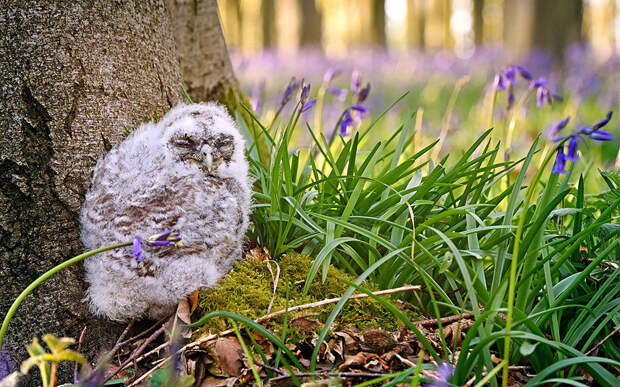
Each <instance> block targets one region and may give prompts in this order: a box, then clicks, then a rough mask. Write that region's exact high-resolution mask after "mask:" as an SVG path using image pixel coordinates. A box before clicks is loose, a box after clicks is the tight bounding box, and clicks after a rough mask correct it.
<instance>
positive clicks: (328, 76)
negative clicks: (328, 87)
mask: <svg viewBox="0 0 620 387" xmlns="http://www.w3.org/2000/svg"><path fill="white" fill-rule="evenodd" d="M338 74H340V70H338V69H335V68H333V67H330V68H329V69H327V71H326V72H325V75H323V82H325V83H329V82H331V80H332V79H334V78H335V77H336V76H337V75H338Z"/></svg>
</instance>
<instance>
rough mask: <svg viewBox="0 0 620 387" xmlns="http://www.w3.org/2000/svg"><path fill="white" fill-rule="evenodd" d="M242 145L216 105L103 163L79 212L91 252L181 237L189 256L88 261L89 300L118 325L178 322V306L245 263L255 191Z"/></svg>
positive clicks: (167, 121)
mask: <svg viewBox="0 0 620 387" xmlns="http://www.w3.org/2000/svg"><path fill="white" fill-rule="evenodd" d="M244 150H245V146H244V141H243V137H242V136H241V134H240V133H239V130H238V129H237V127H236V125H235V123H234V122H233V120H232V119H231V117H230V116H229V115H228V113H227V112H226V111H225V110H224V108H222V107H221V106H218V105H215V104H210V103H207V104H204V103H201V104H192V105H183V104H182V105H179V106H177V107H175V108H173V109H172V110H170V112H168V113H167V114H166V115H165V116H164V117H163V119H162V120H161V121H160V122H158V123H156V124H153V123H147V124H144V125H142V126H140V127H139V128H138V129H136V130H135V131H134V132H133V134H132V135H131V136H130V137H128V138H127V139H126V140H125V141H123V142H122V143H121V144H120V145H118V146H117V147H114V148H113V149H112V150H110V152H109V153H108V154H106V155H105V156H104V157H103V158H102V159H100V160H99V161H98V162H97V165H96V166H95V169H94V172H93V181H92V185H91V187H90V190H89V191H88V192H87V194H86V199H85V202H84V206H83V208H82V212H81V216H80V220H81V238H82V242H83V243H84V246H85V247H86V248H87V249H89V250H90V249H95V248H99V247H101V246H106V245H110V244H113V243H119V242H121V241H127V240H132V239H133V238H134V237H142V238H146V237H148V236H150V235H154V234H158V233H160V232H162V231H163V230H166V229H168V230H176V231H178V232H179V233H180V234H181V236H182V238H183V245H184V246H185V247H176V246H166V247H148V246H145V247H144V252H143V260H142V261H138V260H136V259H134V258H132V256H131V248H126V249H116V250H113V251H108V252H105V253H102V254H99V255H96V256H93V257H91V258H88V259H87V260H86V261H85V267H86V281H87V282H88V283H89V289H88V292H87V300H88V302H89V305H90V309H91V311H92V312H93V313H95V314H97V315H103V316H107V317H108V318H110V319H112V320H120V321H123V320H128V319H131V318H139V317H142V316H149V317H152V318H160V317H163V316H165V315H166V314H168V313H171V312H172V311H173V309H174V307H175V305H176V304H177V302H178V300H179V298H181V297H182V296H184V295H186V294H188V293H190V292H191V291H193V290H195V289H197V288H199V287H209V286H213V285H214V284H215V283H216V282H217V280H218V279H219V278H220V277H221V276H222V275H223V274H225V273H226V272H227V271H228V270H229V269H230V267H231V266H232V264H233V263H234V262H236V261H237V260H239V259H240V258H241V249H242V242H243V238H244V234H245V231H246V229H247V226H248V215H249V212H250V197H251V184H250V181H249V179H248V163H247V161H246V159H245V155H244Z"/></svg>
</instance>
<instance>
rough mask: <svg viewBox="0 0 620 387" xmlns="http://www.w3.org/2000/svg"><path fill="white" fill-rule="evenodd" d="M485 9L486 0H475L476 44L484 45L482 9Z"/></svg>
mask: <svg viewBox="0 0 620 387" xmlns="http://www.w3.org/2000/svg"><path fill="white" fill-rule="evenodd" d="M483 10H484V0H474V9H473V14H474V43H476V46H480V45H482V41H483V38H484V31H483V27H484V19H483V18H482V11H483Z"/></svg>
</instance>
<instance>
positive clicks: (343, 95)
mask: <svg viewBox="0 0 620 387" xmlns="http://www.w3.org/2000/svg"><path fill="white" fill-rule="evenodd" d="M327 91H328V92H330V93H332V94H333V95H335V96H336V97H338V99H339V100H341V101H344V100H345V99H346V98H347V94H349V92H347V91H346V90H345V89H339V88H337V87H333V86H329V87H328V88H327Z"/></svg>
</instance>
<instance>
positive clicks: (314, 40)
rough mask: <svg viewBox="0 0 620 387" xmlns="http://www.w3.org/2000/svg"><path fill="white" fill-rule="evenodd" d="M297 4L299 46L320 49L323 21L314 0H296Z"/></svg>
mask: <svg viewBox="0 0 620 387" xmlns="http://www.w3.org/2000/svg"><path fill="white" fill-rule="evenodd" d="M263 1H264V0H263ZM298 4H299V11H300V13H301V15H300V16H301V25H300V29H299V46H301V47H311V48H314V49H319V50H320V49H322V44H321V33H322V32H321V31H322V30H323V21H322V17H321V13H320V12H319V10H318V9H317V7H316V2H315V1H314V0H298Z"/></svg>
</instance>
